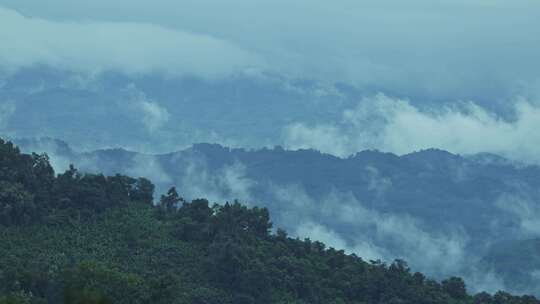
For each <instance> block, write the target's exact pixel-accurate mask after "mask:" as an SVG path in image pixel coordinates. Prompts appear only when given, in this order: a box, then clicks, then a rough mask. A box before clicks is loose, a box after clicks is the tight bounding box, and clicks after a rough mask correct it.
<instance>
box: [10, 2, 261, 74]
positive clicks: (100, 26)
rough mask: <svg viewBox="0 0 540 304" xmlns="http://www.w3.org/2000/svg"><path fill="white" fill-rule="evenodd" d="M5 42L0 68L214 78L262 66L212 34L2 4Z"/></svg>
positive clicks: (242, 51) (243, 52) (248, 53)
mask: <svg viewBox="0 0 540 304" xmlns="http://www.w3.org/2000/svg"><path fill="white" fill-rule="evenodd" d="M15 29H16V30H15ZM0 40H1V41H2V44H0V67H1V68H3V69H8V70H16V69H19V68H24V67H31V66H34V65H40V64H45V65H50V66H53V67H56V68H60V69H65V70H70V71H78V72H84V73H88V74H95V73H99V72H102V71H111V70H112V71H119V72H124V73H128V74H136V75H137V74H148V73H165V74H168V75H180V76H198V77H202V78H215V77H223V76H227V75H231V74H236V73H240V72H243V71H244V70H249V69H250V68H251V67H253V66H260V65H261V62H260V60H259V59H258V58H257V56H256V55H254V54H253V53H251V52H248V51H246V50H243V49H242V48H241V47H238V46H237V45H235V44H233V43H230V42H228V41H225V40H223V39H218V38H215V37H212V36H209V35H202V34H196V33H193V32H187V31H182V30H175V29H170V28H166V27H163V26H160V25H155V24H151V23H133V22H102V21H99V22H98V21H77V22H65V21H62V22H61V21H51V20H46V19H40V18H33V17H26V16H23V15H22V14H20V13H18V12H16V11H14V10H9V9H5V8H2V7H1V6H0Z"/></svg>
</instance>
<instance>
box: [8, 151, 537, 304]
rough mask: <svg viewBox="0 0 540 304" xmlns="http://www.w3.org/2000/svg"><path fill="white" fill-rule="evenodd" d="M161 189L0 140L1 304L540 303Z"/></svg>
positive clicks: (261, 212) (254, 212) (253, 212)
mask: <svg viewBox="0 0 540 304" xmlns="http://www.w3.org/2000/svg"><path fill="white" fill-rule="evenodd" d="M153 191H154V189H153V185H152V184H151V183H150V182H149V181H148V180H146V179H143V178H139V179H133V178H130V177H126V176H121V175H116V176H103V175H94V174H81V173H79V172H78V171H77V170H76V169H75V168H74V167H71V168H70V169H69V170H67V171H66V172H64V173H62V174H59V175H58V176H55V173H54V171H53V169H52V168H51V166H50V164H49V162H48V159H47V156H46V155H36V154H32V155H26V154H22V153H20V151H19V150H18V149H17V148H16V147H15V146H13V145H12V144H11V143H9V142H4V141H0V244H1V245H0V257H1V259H0V303H2V304H6V303H81V304H82V303H195V304H197V303H200V304H203V303H212V304H214V303H216V304H217V303H238V304H242V303H261V304H264V303H357V304H360V303H411V304H412V303H414V304H422V303H426V304H427V303H456V304H457V303H486V304H491V303H492V304H503V303H516V304H517V303H539V302H538V301H537V300H536V299H535V298H533V297H528V296H523V297H515V296H511V295H509V294H507V293H504V292H499V293H497V294H495V295H489V294H486V293H481V294H477V295H474V296H472V295H470V294H468V293H467V291H466V288H465V284H464V282H463V280H461V279H460V278H455V277H454V278H449V279H447V280H444V281H442V282H437V281H434V280H431V279H429V278H426V277H425V276H424V275H422V274H421V273H413V272H411V270H410V269H409V268H408V267H407V264H406V263H405V262H404V261H400V260H396V261H395V262H394V263H392V264H390V265H387V264H385V263H382V262H380V261H369V262H366V261H364V260H362V259H361V258H360V257H357V256H355V255H349V254H346V253H345V252H343V251H342V250H336V249H333V248H326V247H325V245H324V244H322V243H320V242H314V241H311V240H309V239H305V240H299V239H293V238H290V237H288V236H287V234H286V233H285V232H284V231H283V230H279V229H278V230H277V232H276V233H271V228H272V225H271V222H270V219H269V214H268V211H267V210H266V209H264V208H262V209H261V208H257V207H254V208H248V207H246V206H244V205H241V204H240V203H238V202H234V203H232V204H229V203H226V204H224V205H222V206H219V205H211V204H210V203H209V202H208V201H207V200H204V199H197V200H193V201H191V202H187V201H184V200H183V199H182V198H181V197H180V196H179V194H178V193H177V191H176V189H174V188H172V189H170V190H169V191H168V193H167V194H166V195H163V196H162V197H161V199H160V201H159V203H158V204H156V205H154V204H152V197H153Z"/></svg>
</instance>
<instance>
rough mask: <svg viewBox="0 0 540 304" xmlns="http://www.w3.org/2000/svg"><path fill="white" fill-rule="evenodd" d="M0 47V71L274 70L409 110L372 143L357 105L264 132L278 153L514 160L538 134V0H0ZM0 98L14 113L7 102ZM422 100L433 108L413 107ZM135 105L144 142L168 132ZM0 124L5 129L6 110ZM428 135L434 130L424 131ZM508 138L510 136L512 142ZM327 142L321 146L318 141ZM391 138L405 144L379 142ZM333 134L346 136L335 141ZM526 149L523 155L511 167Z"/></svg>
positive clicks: (170, 73)
mask: <svg viewBox="0 0 540 304" xmlns="http://www.w3.org/2000/svg"><path fill="white" fill-rule="evenodd" d="M0 41H2V43H1V44H0V72H7V73H9V72H14V71H18V70H19V69H21V68H25V67H31V66H35V65H39V64H44V65H49V66H52V67H54V68H57V69H62V70H65V71H71V72H75V73H81V74H86V75H96V74H99V73H100V72H103V71H115V72H119V73H123V74H125V75H129V76H135V77H138V76H141V75H147V74H153V75H155V74H159V75H163V76H164V77H178V76H180V77H183V76H190V77H197V78H200V79H205V80H210V81H220V80H223V79H229V78H231V77H235V76H238V75H242V77H247V78H254V79H255V78H261V77H263V76H264V77H267V76H268V75H273V76H275V77H279V78H280V79H308V80H314V81H317V82H320V83H327V84H334V83H345V84H348V85H351V86H353V87H357V88H371V90H372V91H376V93H377V94H379V95H376V94H374V95H373V96H358V98H357V99H358V102H360V101H361V100H364V101H365V100H370V101H373V100H375V101H377V102H378V101H380V100H384V102H386V105H383V107H384V108H385V109H389V108H392V109H402V110H403V111H405V112H403V113H405V115H406V114H407V113H409V114H410V113H416V114H415V115H416V116H414V115H413V116H414V117H416V118H417V119H416V118H414V117H413V120H414V121H413V122H411V123H410V124H409V123H408V124H407V126H410V127H411V130H409V131H408V132H407V134H405V139H403V138H402V137H403V136H402V135H403V132H401V133H400V132H398V133H397V135H396V134H394V133H392V134H384V136H383V139H380V138H378V139H377V140H375V142H378V144H376V145H371V146H370V145H366V144H364V143H365V142H366V138H365V137H364V138H363V139H362V140H359V139H358V138H359V136H358V133H359V132H357V131H358V130H364V129H365V127H364V126H365V124H369V123H370V121H369V120H365V119H363V120H362V119H355V118H351V117H350V115H351V114H350V113H356V112H357V110H358V109H356V108H355V107H350V106H349V107H348V108H344V109H340V111H341V110H343V113H344V118H343V119H342V120H335V119H334V121H324V122H323V123H322V124H321V125H313V124H307V123H306V122H305V121H293V122H291V123H290V124H288V125H284V126H276V128H277V129H279V130H277V131H276V132H277V133H281V134H282V135H283V141H284V142H283V143H284V144H285V145H286V146H289V147H293V148H294V147H314V148H318V149H321V150H326V152H329V153H334V154H336V155H347V154H349V153H353V152H354V151H355V150H358V149H363V148H379V149H382V150H389V151H393V152H397V153H404V152H407V151H408V150H412V149H421V148H427V147H430V146H436V147H441V148H445V149H449V150H452V148H455V149H454V150H453V152H458V153H474V152H479V151H488V152H497V153H502V154H506V155H512V153H514V152H513V151H511V150H512V149H510V147H509V145H516V144H520V143H521V142H523V143H527V142H531V141H530V139H528V138H527V134H526V133H529V132H530V130H534V129H536V128H537V127H540V122H537V121H538V119H537V118H538V117H537V115H538V113H540V112H539V111H538V109H537V108H538V105H539V104H540V2H539V1H534V0H530V1H527V0H515V1H499V0H489V1H488V0H475V1H456V0H452V1H450V0H448V1H447V0H438V1H433V0H431V1H427V0H412V1H406V2H405V1H387V0H382V1H381V0H377V1H365V0H354V1H353V0H342V1H320V0H309V1H308V0H295V1H291V0H287V1H286V0H274V1H252V0H251V1H248V0H230V1H221V0H219V1H218V0H215V1H212V0H192V1H185V0H184V1H178V0H175V1H172V0H154V1H134V0H130V1H127V0H115V1H105V0H94V1H74V0H48V1H34V0H0ZM143 93H145V94H146V95H147V96H148V97H149V98H151V97H153V96H152V92H143ZM380 94H382V95H380ZM375 96H390V97H395V98H386V99H385V98H377V97H375ZM255 97H256V96H255ZM388 100H390V101H392V100H394V101H395V102H394V103H393V104H392V105H388V103H389V101H388ZM0 102H2V103H4V105H3V106H4V107H5V108H7V107H8V106H7V105H5V103H6V102H9V103H10V105H11V106H10V107H11V108H13V106H14V107H15V108H17V106H18V105H17V102H18V101H17V100H9V101H6V100H4V101H0ZM407 103H410V104H409V105H408V106H409V107H407V106H406V105H405V104H407ZM423 103H429V104H430V105H431V108H429V109H427V110H426V109H417V108H414V107H416V106H418V104H423ZM464 103H465V104H466V105H465V106H461V107H460V109H458V110H456V108H455V107H454V106H453V105H454V104H459V105H463V104H464ZM449 105H450V106H449ZM476 105H479V106H480V108H477V107H476ZM361 107H363V108H365V106H363V105H362V106H361ZM139 108H140V109H142V110H144V111H145V112H147V113H150V114H151V115H150V116H148V115H146V116H143V117H142V118H141V119H142V121H141V122H142V123H144V124H145V125H147V126H149V128H150V129H152V132H153V136H158V133H159V132H158V131H159V128H166V124H165V123H161V122H160V123H154V122H153V121H152V120H149V119H148V117H150V118H152V117H159V118H160V119H161V121H173V118H172V117H171V116H170V115H169V114H168V113H169V112H170V111H171V109H170V108H169V109H167V108H166V107H165V106H164V105H163V104H160V100H155V101H152V102H151V103H148V102H147V103H146V104H144V103H141V105H140V106H139ZM375 108H378V109H380V108H381V105H378V106H376V107H375ZM501 109H503V110H501ZM355 111H356V112H355ZM396 111H397V110H396ZM396 111H382V112H381V111H379V112H378V113H379V114H380V113H383V114H384V113H386V114H384V115H383V116H384V119H383V121H386V122H387V125H388V124H389V123H391V124H392V125H393V126H394V127H393V129H392V128H390V129H391V130H396V131H400V130H403V127H402V126H401V125H399V123H396V122H395V121H393V120H395V119H397V118H400V117H403V115H398V114H396V113H397V112H396ZM418 111H420V112H418ZM426 111H427V112H426ZM456 111H457V112H456ZM505 111H506V112H505ZM11 112H14V110H12V111H11ZM390 112H391V113H390ZM346 113H349V117H348V118H347V117H345V116H346ZM389 113H390V114H389ZM400 113H401V112H400ZM388 115H390V116H388ZM357 116H358V115H356V117H357ZM462 116H463V117H462ZM407 117H411V116H410V115H409V116H407ZM456 117H457V118H460V117H461V118H463V119H462V120H460V119H453V118H456ZM3 120H4V125H7V123H6V121H7V118H6V115H4V118H3ZM360 121H361V122H362V123H363V124H364V125H359V122H360ZM401 121H404V122H407V120H401ZM422 121H424V122H429V123H419V122H422ZM461 121H464V122H465V124H462V123H461ZM524 121H525V122H524ZM344 125H345V127H344ZM347 125H349V127H347ZM350 125H355V128H351V127H350ZM463 125H465V126H466V127H467V126H472V127H473V128H474V132H473V133H469V132H468V131H467V128H468V127H467V128H465V129H464V128H463V127H462V126H463ZM376 126H377V127H378V126H379V125H376ZM416 126H418V127H416ZM426 126H432V127H434V128H435V129H437V130H442V131H444V132H443V133H444V134H443V133H440V132H437V131H435V132H431V133H430V134H426V132H424V130H425V127H426ZM491 126H493V127H491ZM371 128H372V129H373V128H375V126H371ZM455 128H461V129H460V130H459V132H454V130H455ZM387 129H388V128H386V129H384V130H387ZM417 129H418V130H417ZM321 130H323V131H324V130H326V131H325V132H321ZM328 130H330V131H328ZM417 131H418V132H417ZM499 131H501V132H503V136H502V137H499V136H498V135H499V133H500V132H499ZM332 132H337V133H338V134H339V135H340V137H336V136H334V135H332ZM351 132H352V133H351ZM388 132H390V131H388ZM321 134H322V135H321ZM471 134H472V135H471ZM417 135H418V136H417ZM441 135H444V136H446V137H449V139H448V140H441V139H440V138H441ZM516 135H518V137H519V138H520V140H521V141H512V140H510V139H513V138H515V137H516ZM321 136H322V137H321ZM325 136H326V137H327V138H329V139H332V140H333V141H332V140H329V141H327V142H322V143H321V138H322V140H324V138H325ZM369 136H375V135H369ZM376 136H378V137H380V134H376ZM396 136H398V137H400V138H399V139H398V141H402V142H403V141H405V142H403V143H396V140H394V139H391V140H390V139H388V138H395V137H396ZM312 137H314V138H315V139H312ZM336 138H337V139H338V140H341V138H346V139H344V142H343V141H342V142H339V143H337V144H336V143H335V140H336ZM351 138H352V139H351ZM417 138H418V140H417ZM463 138H465V139H463ZM485 138H489V140H486V141H485V144H484V140H483V139H485ZM497 138H499V139H498V141H497ZM368 139H369V138H368ZM227 140H228V139H224V140H223V141H227ZM368 141H370V142H374V141H373V140H368ZM456 142H457V144H456ZM494 142H496V143H494ZM529 146H531V145H529ZM325 147H332V149H330V148H328V149H326V148H325ZM336 149H337V150H336ZM514 149H515V148H514ZM514 154H515V153H514ZM533 154H537V151H536V149H535V148H534V147H532V146H531V148H530V149H528V150H527V151H525V152H522V153H521V156H518V158H522V159H523V158H527V159H530V158H531V157H530V156H527V157H525V156H523V155H533ZM514 156H515V155H514ZM535 161H536V159H535Z"/></svg>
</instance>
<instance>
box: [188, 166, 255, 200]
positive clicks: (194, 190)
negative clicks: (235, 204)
mask: <svg viewBox="0 0 540 304" xmlns="http://www.w3.org/2000/svg"><path fill="white" fill-rule="evenodd" d="M245 170H246V168H245V166H244V165H242V164H241V163H234V164H232V165H228V166H224V167H222V168H220V169H219V170H217V171H215V172H213V173H211V172H209V170H208V169H207V164H206V162H205V161H203V160H200V159H197V158H193V159H191V160H190V162H189V164H188V166H187V167H186V168H185V169H184V172H182V175H181V176H179V177H178V178H177V184H178V186H179V189H181V190H182V193H183V194H184V195H186V198H187V199H195V198H206V199H208V200H209V201H210V202H219V203H224V202H227V201H229V202H231V201H233V200H235V199H238V200H240V201H241V202H242V203H250V202H252V201H253V199H252V198H253V197H252V188H253V187H254V186H255V182H254V181H253V180H251V179H249V178H248V177H247V176H246V172H245Z"/></svg>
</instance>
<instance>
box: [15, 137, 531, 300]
mask: <svg viewBox="0 0 540 304" xmlns="http://www.w3.org/2000/svg"><path fill="white" fill-rule="evenodd" d="M14 141H15V143H16V144H18V145H19V146H20V147H21V149H22V150H23V151H26V152H46V153H48V154H49V155H50V157H51V161H52V163H53V165H54V166H55V167H56V168H57V169H58V168H61V169H65V168H67V167H68V165H69V164H70V163H75V164H78V166H79V167H80V168H79V169H80V170H81V171H88V172H103V173H105V174H115V173H122V174H128V175H131V176H144V177H147V178H149V179H151V180H152V181H153V182H154V183H156V185H157V187H158V193H163V192H165V191H166V190H167V189H168V188H169V187H171V186H176V187H177V188H179V192H180V193H182V194H184V195H189V196H190V197H188V199H192V198H197V197H207V198H209V199H210V200H211V201H212V200H213V201H216V202H222V201H225V200H228V201H232V200H235V199H239V200H241V201H243V202H247V203H253V204H256V205H260V206H264V207H268V208H269V210H270V212H271V214H272V217H273V219H274V221H275V226H277V227H284V228H286V229H287V230H288V231H291V232H293V233H296V234H297V235H299V236H302V237H303V236H306V237H311V238H318V239H321V240H322V241H325V242H326V243H330V245H334V246H336V247H338V246H341V247H345V248H346V249H347V250H349V251H354V252H356V253H357V254H359V255H361V256H362V255H364V256H367V257H370V258H377V257H380V258H383V259H392V258H397V257H402V258H404V259H406V260H407V261H409V262H410V264H411V266H412V267H413V269H414V268H417V269H419V270H422V271H425V272H427V273H428V274H431V275H434V276H441V277H442V276H447V275H449V274H458V275H463V276H464V277H465V278H466V279H467V280H468V281H469V282H472V285H473V286H477V287H478V288H487V289H490V288H491V289H498V288H500V287H501V286H502V287H504V288H506V289H510V290H513V291H516V292H529V293H531V292H532V293H535V294H540V289H539V288H538V286H540V260H538V259H536V258H533V257H534V255H538V254H540V246H537V244H538V242H539V241H538V239H537V237H538V236H540V220H537V218H539V216H540V203H539V202H540V200H539V199H540V167H538V166H533V165H525V164H520V163H516V162H512V161H510V160H507V159H505V158H503V157H500V156H497V155H493V154H488V153H483V154H476V155H470V156H461V155H455V154H452V153H449V152H446V151H442V150H437V149H429V150H423V151H419V152H414V153H410V154H406V155H402V156H398V155H395V154H391V153H383V152H379V151H362V152H359V153H356V154H355V155H352V156H350V157H348V158H338V157H335V156H332V155H328V154H322V153H320V152H318V151H314V150H297V151H288V150H284V149H282V148H280V147H275V148H273V149H259V150H245V149H230V148H227V147H223V146H221V145H217V144H196V145H193V146H192V147H190V148H187V149H185V150H182V151H177V152H173V153H168V154H159V155H148V154H142V153H138V152H133V151H127V150H124V149H105V150H96V151H90V152H78V151H75V150H73V149H72V148H71V147H70V146H69V145H68V144H67V143H65V142H62V141H59V140H55V139H49V138H43V139H17V140H14ZM155 199H159V198H157V197H156V198H155ZM332 242H333V243H332ZM471 264H474V265H476V266H475V267H476V268H477V269H482V270H483V271H482V272H483V273H485V274H486V276H485V277H478V275H477V274H475V275H474V276H473V275H472V269H470V265H471ZM476 273H478V272H476ZM468 275H470V276H468Z"/></svg>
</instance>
